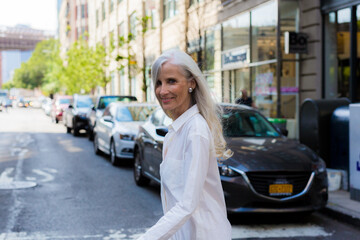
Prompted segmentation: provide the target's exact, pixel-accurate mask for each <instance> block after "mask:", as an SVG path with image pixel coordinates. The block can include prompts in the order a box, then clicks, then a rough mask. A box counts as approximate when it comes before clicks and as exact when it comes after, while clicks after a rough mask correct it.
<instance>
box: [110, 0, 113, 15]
mask: <svg viewBox="0 0 360 240" xmlns="http://www.w3.org/2000/svg"><path fill="white" fill-rule="evenodd" d="M109 10H110V12H112V11H114V0H109Z"/></svg>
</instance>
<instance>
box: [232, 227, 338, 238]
mask: <svg viewBox="0 0 360 240" xmlns="http://www.w3.org/2000/svg"><path fill="white" fill-rule="evenodd" d="M331 235H332V233H328V232H326V231H325V230H324V229H323V228H322V227H320V226H317V225H313V224H302V225H296V224H277V225H270V224H269V225H256V226H233V227H232V238H233V239H241V238H291V237H318V236H331Z"/></svg>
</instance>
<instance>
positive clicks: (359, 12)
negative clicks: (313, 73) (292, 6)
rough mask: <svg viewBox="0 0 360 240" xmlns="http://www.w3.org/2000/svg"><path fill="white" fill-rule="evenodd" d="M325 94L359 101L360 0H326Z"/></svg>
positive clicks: (324, 2)
mask: <svg viewBox="0 0 360 240" xmlns="http://www.w3.org/2000/svg"><path fill="white" fill-rule="evenodd" d="M321 4H322V6H321V10H322V13H323V19H324V21H323V22H324V43H323V44H324V52H323V53H324V56H323V59H324V70H323V71H324V74H323V75H324V80H323V86H324V89H323V97H324V98H325V99H334V98H340V97H346V98H349V99H350V100H351V102H359V101H360V80H359V79H360V61H359V57H360V28H359V27H360V1H354V0H352V1H351V0H343V1H335V0H323V1H322V2H321Z"/></svg>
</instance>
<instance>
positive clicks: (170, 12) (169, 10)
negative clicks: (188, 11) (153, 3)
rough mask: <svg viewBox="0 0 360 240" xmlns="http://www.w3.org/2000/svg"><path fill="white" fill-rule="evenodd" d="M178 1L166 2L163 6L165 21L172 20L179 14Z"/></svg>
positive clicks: (166, 0) (169, 0)
mask: <svg viewBox="0 0 360 240" xmlns="http://www.w3.org/2000/svg"><path fill="white" fill-rule="evenodd" d="M176 5H177V0H164V5H163V9H164V15H163V17H164V19H163V20H164V21H165V20H167V19H169V18H172V17H173V16H175V15H176V14H177V12H178V11H177V6H176Z"/></svg>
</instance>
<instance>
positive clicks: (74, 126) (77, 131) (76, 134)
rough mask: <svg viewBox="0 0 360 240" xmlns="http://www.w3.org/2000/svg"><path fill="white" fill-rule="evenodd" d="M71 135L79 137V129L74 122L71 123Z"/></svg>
mask: <svg viewBox="0 0 360 240" xmlns="http://www.w3.org/2000/svg"><path fill="white" fill-rule="evenodd" d="M73 135H74V136H79V129H78V128H77V127H76V122H75V121H73Z"/></svg>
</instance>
